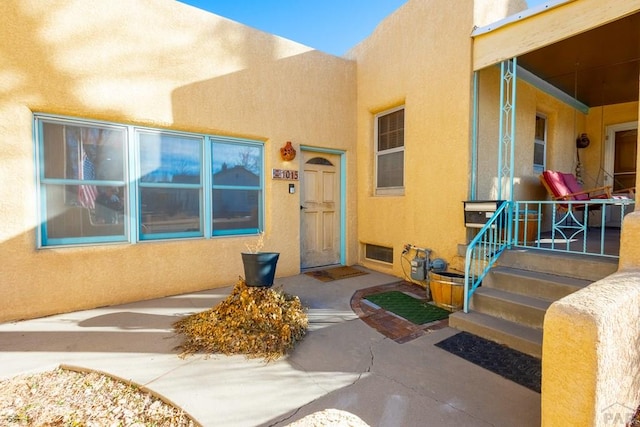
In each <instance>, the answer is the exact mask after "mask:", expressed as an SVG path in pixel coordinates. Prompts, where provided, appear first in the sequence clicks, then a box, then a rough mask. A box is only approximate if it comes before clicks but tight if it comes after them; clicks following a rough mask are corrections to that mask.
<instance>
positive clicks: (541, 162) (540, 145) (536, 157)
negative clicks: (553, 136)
mask: <svg viewBox="0 0 640 427" xmlns="http://www.w3.org/2000/svg"><path fill="white" fill-rule="evenodd" d="M546 166H547V116H545V115H544V114H541V113H536V127H535V137H534V140H533V172H534V173H538V174H539V173H542V172H544V170H545V169H546Z"/></svg>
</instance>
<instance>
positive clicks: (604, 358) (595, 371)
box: [542, 268, 640, 426]
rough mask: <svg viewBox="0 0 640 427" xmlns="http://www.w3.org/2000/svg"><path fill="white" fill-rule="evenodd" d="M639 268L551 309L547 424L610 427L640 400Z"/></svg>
mask: <svg viewBox="0 0 640 427" xmlns="http://www.w3.org/2000/svg"><path fill="white" fill-rule="evenodd" d="M639 320H640V268H629V269H626V270H624V271H618V272H616V273H614V274H612V275H610V276H608V277H606V278H604V279H602V280H599V281H597V282H595V283H593V284H591V285H589V286H587V287H586V288H584V289H581V290H580V291H578V292H575V293H573V294H571V295H568V296H566V297H565V298H562V299H561V300H559V301H556V302H555V303H553V304H552V305H551V307H550V308H549V310H548V311H547V314H546V316H545V322H544V342H543V375H542V379H543V384H542V408H543V420H544V421H543V425H598V426H600V425H611V423H610V422H609V421H611V420H612V418H611V417H612V416H618V415H619V414H617V413H616V414H613V413H611V410H610V408H612V405H618V406H620V407H624V408H634V407H636V406H637V404H638V401H639V398H638V396H639V395H640V379H639V378H638V369H639V366H640V322H639Z"/></svg>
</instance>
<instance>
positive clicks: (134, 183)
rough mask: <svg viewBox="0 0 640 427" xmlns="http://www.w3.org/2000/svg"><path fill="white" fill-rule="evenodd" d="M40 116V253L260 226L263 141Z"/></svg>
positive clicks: (229, 232)
mask: <svg viewBox="0 0 640 427" xmlns="http://www.w3.org/2000/svg"><path fill="white" fill-rule="evenodd" d="M34 120H35V143H36V153H37V155H36V169H37V181H38V182H37V183H38V196H39V197H38V200H39V204H38V208H39V212H40V227H39V229H38V247H52V246H68V245H83V244H102V243H109V242H132V243H133V242H136V241H141V240H157V239H176V238H198V237H200V238H202V237H205V238H209V237H213V236H218V235H244V234H255V233H257V232H259V231H261V230H262V224H263V217H264V212H263V209H264V200H263V195H264V163H263V158H264V154H263V152H264V145H263V143H262V142H259V141H251V140H245V139H239V138H227V137H219V136H212V135H199V134H190V133H185V132H171V131H166V130H160V129H152V128H142V127H135V126H128V125H121V124H117V123H104V122H98V121H92V120H88V119H76V118H69V117H60V116H52V115H43V114H36V115H34ZM207 188H208V189H209V190H206V191H205V189H207ZM207 218H208V220H207Z"/></svg>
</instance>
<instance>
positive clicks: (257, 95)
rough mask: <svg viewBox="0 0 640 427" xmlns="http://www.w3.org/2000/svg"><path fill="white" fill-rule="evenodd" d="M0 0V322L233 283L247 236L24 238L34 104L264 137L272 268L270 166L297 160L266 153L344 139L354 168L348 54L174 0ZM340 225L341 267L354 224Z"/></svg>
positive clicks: (294, 241) (32, 221) (287, 232)
mask: <svg viewBox="0 0 640 427" xmlns="http://www.w3.org/2000/svg"><path fill="white" fill-rule="evenodd" d="M2 6H3V13H2V14H1V15H0V40H1V41H2V43H1V44H0V46H1V47H0V49H1V50H2V55H0V64H1V66H0V69H1V70H2V72H0V87H2V88H3V90H2V91H1V92H0V141H2V142H1V144H2V149H1V150H0V162H2V168H0V180H1V182H3V185H2V186H0V199H1V200H2V201H3V202H2V204H0V218H2V221H0V245H1V246H2V248H1V253H2V255H3V260H2V267H1V268H0V283H1V285H2V286H1V287H0V300H2V302H3V304H2V306H3V308H2V311H1V312H0V321H3V320H9V319H17V318H24V317H36V316H42V315H46V314H50V313H56V312H63V311H69V310H76V309H81V308H86V307H94V306H96V305H108V304H115V303H121V302H125V301H132V300H139V299H145V298H151V297H157V296H161V295H168V294H178V293H182V292H187V291H194V290H200V289H206V288H213V287H218V286H224V285H230V284H233V283H234V282H235V280H236V279H237V277H238V275H241V274H243V271H242V264H241V259H240V252H241V251H242V250H245V243H246V242H248V241H252V240H254V238H241V237H228V238H216V239H208V240H207V239H196V240H188V241H166V242H144V243H139V244H117V245H109V246H93V247H76V248H58V249H41V250H38V249H36V231H35V230H36V228H37V227H38V216H37V196H36V187H35V166H34V141H33V132H32V127H33V117H32V113H33V112H44V113H51V114H60V115H65V116H77V117H81V118H89V119H97V120H105V121H112V122H117V123H125V124H134V125H140V126H149V127H154V128H167V129H175V130H182V131H188V132H198V133H203V134H216V135H226V136H240V137H245V138H251V139H257V140H260V141H264V142H265V169H264V173H265V177H266V179H265V182H266V184H265V192H266V218H265V228H266V246H265V250H272V251H279V252H281V256H280V261H279V263H278V270H277V274H278V276H285V275H292V274H297V273H298V272H299V271H300V269H299V266H300V255H299V246H300V244H299V215H300V213H299V194H300V193H299V191H298V192H296V194H294V195H291V194H289V193H288V182H284V181H273V180H272V179H271V169H272V168H284V169H295V170H299V169H300V165H299V158H300V156H298V158H297V159H296V160H294V161H293V162H288V163H287V162H283V161H281V160H280V157H279V149H280V147H282V146H283V145H284V143H285V142H286V141H293V143H294V146H295V147H296V148H299V146H300V145H301V144H302V145H307V146H317V147H324V148H332V149H339V150H345V151H346V157H347V172H346V173H347V177H346V179H347V182H348V183H349V182H353V181H354V180H355V158H354V147H355V134H356V133H355V95H356V90H355V64H354V63H353V62H352V61H349V60H346V59H343V58H337V57H333V56H331V55H326V54H323V53H320V52H318V51H314V50H312V49H310V48H308V47H306V46H303V45H300V44H297V43H294V42H291V41H288V40H285V39H282V38H279V37H276V36H272V35H269V34H265V33H262V32H259V31H257V30H254V29H251V28H249V27H246V26H244V25H241V24H238V23H235V22H233V21H230V20H227V19H224V18H221V17H218V16H215V15H212V14H209V13H206V12H203V11H200V10H198V9H195V8H193V7H190V6H186V5H184V4H181V3H179V2H175V1H172V0H140V1H136V2H129V1H125V0H115V1H109V2H105V1H101V0H95V1H93V0H87V1H67V0H61V1H48V2H42V1H38V0H33V1H28V0H12V1H5V2H3V5H2ZM347 188H348V190H347V191H348V192H349V193H348V194H347V200H349V201H353V200H355V188H354V186H353V185H347ZM352 206H354V204H351V205H348V206H347V207H346V209H347V217H348V218H353V217H354V216H355V215H354V213H353V208H352ZM346 233H347V239H346V240H347V253H346V260H347V263H354V262H355V261H356V254H357V245H355V244H354V242H355V233H356V230H355V226H354V221H353V220H350V221H349V222H348V226H347V230H346Z"/></svg>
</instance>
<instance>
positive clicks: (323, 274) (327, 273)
mask: <svg viewBox="0 0 640 427" xmlns="http://www.w3.org/2000/svg"><path fill="white" fill-rule="evenodd" d="M304 274H306V275H307V276H311V277H313V278H316V279H318V280H321V281H323V282H331V281H334V280H340V279H347V278H349V277H355V276H361V275H363V274H368V273H367V272H365V271H362V270H358V269H357V268H353V267H346V266H343V267H333V268H327V269H324V270H314V271H307V272H306V273H304Z"/></svg>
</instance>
